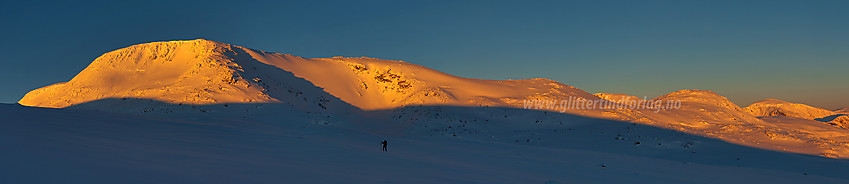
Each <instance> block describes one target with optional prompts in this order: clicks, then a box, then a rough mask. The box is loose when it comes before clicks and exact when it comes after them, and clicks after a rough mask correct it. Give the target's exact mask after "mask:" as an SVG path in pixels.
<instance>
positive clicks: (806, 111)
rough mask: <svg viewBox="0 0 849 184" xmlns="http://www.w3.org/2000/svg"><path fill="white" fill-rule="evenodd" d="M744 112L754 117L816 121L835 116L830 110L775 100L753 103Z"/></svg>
mask: <svg viewBox="0 0 849 184" xmlns="http://www.w3.org/2000/svg"><path fill="white" fill-rule="evenodd" d="M746 111H749V112H750V113H752V114H753V115H755V116H789V117H797V118H803V119H817V118H822V117H826V116H831V115H834V114H835V113H834V112H833V111H830V110H825V109H820V108H816V107H812V106H809V105H805V104H799V103H790V102H785V101H781V100H777V99H766V100H761V101H758V102H755V103H753V104H751V105H749V106H748V107H746Z"/></svg>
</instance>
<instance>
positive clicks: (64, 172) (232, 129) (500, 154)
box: [0, 104, 849, 184]
mask: <svg viewBox="0 0 849 184" xmlns="http://www.w3.org/2000/svg"><path fill="white" fill-rule="evenodd" d="M247 105H250V104H247ZM409 108H411V109H409V110H426V109H428V108H432V109H436V108H440V107H418V106H415V107H409ZM444 109H445V110H446V111H447V112H450V113H453V114H462V113H469V114H473V115H476V116H488V115H487V114H483V113H479V112H481V111H483V112H488V111H491V112H489V114H495V113H496V112H502V113H503V112H507V113H510V114H512V115H513V116H510V117H508V118H507V119H504V118H501V117H497V118H492V120H490V121H488V122H489V123H483V122H477V123H474V122H473V120H472V119H466V118H463V117H451V116H449V115H447V114H446V115H444V116H441V118H437V119H433V120H428V121H424V122H421V123H433V124H431V125H432V126H431V127H434V126H437V125H439V124H437V123H440V122H442V123H459V122H457V121H456V120H464V121H465V120H468V121H469V123H466V125H469V126H468V128H470V129H471V127H472V126H477V127H480V128H483V130H489V131H491V134H489V135H487V136H486V137H489V136H494V137H498V138H501V139H502V140H476V138H475V137H474V136H471V135H469V134H463V135H458V136H457V137H451V138H446V137H429V136H421V135H419V136H395V137H392V138H390V139H389V152H381V151H380V147H379V145H378V141H380V140H383V139H384V138H385V137H384V136H381V135H375V134H370V133H365V132H361V131H356V130H353V129H346V128H335V127H328V126H326V125H325V124H323V123H320V124H316V123H314V119H313V118H312V117H306V116H303V115H302V114H301V113H297V112H293V111H291V110H289V111H278V112H276V113H274V114H270V115H277V116H278V117H275V118H274V120H273V121H270V122H262V121H257V119H254V118H267V117H266V116H265V115H257V116H251V117H248V118H249V119H239V120H232V119H217V118H216V117H217V114H207V115H206V116H203V117H201V118H203V119H195V120H186V119H182V118H180V119H171V118H162V117H152V116H141V115H131V114H119V113H109V112H98V111H86V110H79V109H45V108H34V107H24V106H18V105H11V104H0V116H2V117H3V121H0V147H2V148H4V151H2V152H0V163H3V167H0V182H2V183H540V184H542V183H750V184H755V183H765V184H766V183H768V184H780V183H847V182H849V177H847V175H846V174H845V168H847V167H849V163H847V162H845V160H837V159H829V158H823V157H813V156H807V155H797V154H789V153H781V152H773V151H766V150H760V149H754V148H748V147H743V146H738V145H734V144H728V143H726V142H722V141H717V140H713V139H708V138H704V137H699V136H692V135H687V134H682V133H678V132H675V131H672V130H665V129H659V128H655V127H651V126H644V125H634V124H632V123H625V122H616V121H609V120H599V119H592V118H582V117H573V116H574V115H568V114H560V113H546V112H539V111H528V110H517V109H509V108H488V107H450V108H448V107H444ZM281 110H285V109H281ZM411 112H412V111H411ZM420 112H421V111H420ZM431 118H433V117H431ZM446 118H452V119H453V120H455V121H452V122H443V121H441V120H440V119H446ZM529 119H539V120H542V121H543V122H536V123H535V122H518V121H517V120H529ZM479 120H480V121H484V120H483V119H479ZM452 129H455V130H459V129H460V127H459V126H456V125H455V128H452ZM426 132H430V131H426ZM614 138H615V139H614ZM514 139H522V141H521V142H518V141H517V142H514V141H513V140H514ZM525 140H528V141H525ZM640 142H642V143H641V144H640Z"/></svg>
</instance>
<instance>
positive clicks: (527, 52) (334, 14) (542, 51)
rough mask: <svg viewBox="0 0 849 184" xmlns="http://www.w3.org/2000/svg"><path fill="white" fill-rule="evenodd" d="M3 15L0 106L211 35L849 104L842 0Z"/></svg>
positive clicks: (482, 74)
mask: <svg viewBox="0 0 849 184" xmlns="http://www.w3.org/2000/svg"><path fill="white" fill-rule="evenodd" d="M0 15H2V16H0V24H2V25H3V27H4V28H3V29H0V38H2V40H3V41H2V42H0V52H2V57H0V61H2V63H3V67H2V68H0V85H2V86H3V88H2V90H0V102H2V103H13V102H16V101H17V100H18V99H20V98H21V97H22V96H23V95H24V94H25V93H26V92H27V91H29V90H32V89H35V88H38V87H42V86H45V85H49V84H53V83H56V82H63V81H67V80H69V79H71V78H72V77H73V76H74V75H75V74H76V73H78V72H79V71H81V70H82V69H83V68H85V67H86V66H87V65H88V64H89V63H91V61H92V60H94V58H96V57H98V56H99V55H101V54H103V53H105V52H108V51H111V50H115V49H119V48H122V47H126V46H130V45H133V44H138V43H145V42H151V41H161V40H179V39H194V38H206V39H210V40H215V41H221V42H225V43H231V44H236V45H242V46H246V47H249V48H255V49H260V50H265V51H270V52H282V53H288V54H294V55H298V56H304V57H332V56H368V57H376V58H383V59H393V60H403V61H407V62H410V63H415V64H420V65H424V66H426V67H430V68H433V69H436V70H440V71H443V72H446V73H449V74H453V75H458V76H462V77H471V78H483V79H520V78H538V77H541V78H550V79H554V80H557V81H560V82H563V83H565V84H568V85H572V86H575V87H578V88H580V89H583V90H586V91H589V92H591V93H595V92H615V93H627V94H631V95H635V96H639V97H642V96H648V97H649V98H652V97H655V96H659V95H662V94H665V93H669V92H672V91H675V90H679V89H693V88H694V89H704V90H712V91H715V92H717V93H719V94H721V95H724V96H726V97H728V98H729V99H731V100H732V101H734V102H735V103H737V104H738V105H741V106H746V105H748V104H750V103H752V102H754V101H757V100H760V99H765V98H777V99H782V100H786V101H794V102H802V103H807V104H810V105H814V106H819V107H824V108H829V109H833V108H838V107H845V106H849V97H847V94H849V85H848V84H849V72H847V68H849V36H847V33H849V21H847V20H849V3H847V2H846V1H815V2H807V1H778V0H776V1H550V2H546V1H535V2H518V1H504V2H502V1H426V2H405V1H365V2H353V1H301V2H284V1H274V2H261V1H247V2H240V1H215V0H212V1H198V2H188V1H162V2H156V1H137V2H111V1H107V2H85V3H83V2H64V1H62V2H7V3H5V4H4V6H2V7H0Z"/></svg>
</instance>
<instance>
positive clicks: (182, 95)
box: [19, 39, 849, 158]
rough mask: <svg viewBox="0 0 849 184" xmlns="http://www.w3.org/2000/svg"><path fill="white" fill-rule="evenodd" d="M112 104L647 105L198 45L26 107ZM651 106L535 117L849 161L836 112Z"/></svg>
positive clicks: (703, 99)
mask: <svg viewBox="0 0 849 184" xmlns="http://www.w3.org/2000/svg"><path fill="white" fill-rule="evenodd" d="M108 99H146V100H152V101H159V102H163V103H164V104H165V105H183V104H187V105H210V104H271V105H291V106H292V107H295V108H297V109H301V110H306V111H311V112H324V111H326V112H328V113H339V112H362V111H375V110H385V109H394V108H399V107H405V106H413V105H442V106H465V107H478V106H485V107H510V108H527V107H528V106H527V105H526V102H527V101H532V100H538V101H539V100H541V101H548V102H558V104H559V102H560V101H563V100H571V99H576V100H581V101H597V102H607V100H609V101H612V102H616V101H619V100H621V99H627V100H639V101H643V99H640V98H638V97H634V96H630V95H626V94H611V93H597V94H595V95H593V94H590V93H588V92H586V91H583V90H580V89H578V88H575V87H572V86H569V85H565V84H562V83H560V82H557V81H553V80H549V79H525V80H483V79H470V78H462V77H457V76H453V75H449V74H445V73H442V72H439V71H436V70H433V69H429V68H426V67H423V66H420V65H415V64H410V63H406V62H403V61H392V60H383V59H374V58H365V57H357V58H348V57H333V58H302V57H298V56H293V55H288V54H281V53H269V52H264V51H258V50H253V49H248V48H245V47H241V46H235V45H230V44H226V43H219V42H214V41H209V40H203V39H198V40H190V41H169V42H154V43H145V44H139V45H134V46H130V47H127V48H122V49H119V50H116V51H112V52H109V53H106V54H104V55H102V56H100V57H98V58H97V59H95V60H94V62H92V63H91V65H89V66H88V67H87V68H86V69H85V70H83V71H82V72H80V73H79V74H78V75H77V76H75V77H74V78H73V79H71V80H70V81H68V82H64V83H58V84H53V85H50V86H46V87H42V88H39V89H36V90H33V91H31V92H29V93H27V94H26V95H25V96H24V98H22V99H21V100H20V101H19V103H20V104H22V105H26V106H38V107H53V108H64V107H81V108H83V107H84V105H85V104H88V103H95V102H97V101H100V100H108ZM649 100H650V101H661V102H670V101H675V102H680V108H667V109H630V108H620V109H601V108H594V109H550V107H552V106H548V107H549V109H545V108H542V109H540V108H538V107H540V106H536V107H537V108H535V109H536V110H544V111H555V112H565V113H570V114H576V115H582V116H588V117H595V118H605V119H614V120H622V121H629V122H634V123H641V124H646V125H652V126H656V127H662V128H666V129H673V130H678V131H681V132H686V133H690V134H695V135H701V136H705V137H711V138H717V139H721V140H724V141H727V142H731V143H735V144H740V145H746V146H751V147H758V148H763V149H769V150H776V151H787V152H795V153H803V154H810V155H819V156H827V157H839V158H849V130H847V129H846V127H845V126H842V125H838V124H829V123H828V122H824V121H819V120H823V119H821V118H826V116H831V115H834V114H835V112H832V111H827V110H822V109H818V108H814V107H810V106H804V105H801V106H800V105H793V104H789V105H787V104H786V102H780V101H777V100H767V101H762V102H758V103H756V104H753V105H751V106H749V107H747V108H741V107H739V106H737V105H736V104H734V103H732V102H730V101H729V100H728V99H727V98H725V97H723V96H720V95H719V94H716V93H714V92H711V91H704V90H680V91H676V92H672V93H669V94H666V95H663V96H660V97H657V98H654V99H649ZM119 101H120V100H119ZM81 105H82V106H81ZM124 105H125V106H126V104H124ZM554 107H556V105H555V106H554ZM532 108H533V107H532ZM98 110H107V111H122V112H136V111H138V110H139V109H134V108H102V107H101V108H100V109H98ZM360 110H361V111H360ZM144 112H148V109H146V110H145V111H144ZM243 112H244V111H243ZM222 113H228V112H222ZM231 113H239V112H231ZM776 114H784V115H787V116H792V117H801V118H804V120H805V121H796V120H793V121H794V122H798V123H795V124H792V125H791V124H790V123H786V122H788V121H789V120H786V119H780V120H776V119H774V118H772V117H768V116H770V115H776ZM844 118H845V116H844ZM844 118H840V117H835V118H834V120H840V121H842V120H841V119H844ZM834 120H833V121H834Z"/></svg>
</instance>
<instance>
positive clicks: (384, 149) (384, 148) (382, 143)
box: [380, 140, 386, 151]
mask: <svg viewBox="0 0 849 184" xmlns="http://www.w3.org/2000/svg"><path fill="white" fill-rule="evenodd" d="M380 145H383V151H386V140H383V142H380Z"/></svg>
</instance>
